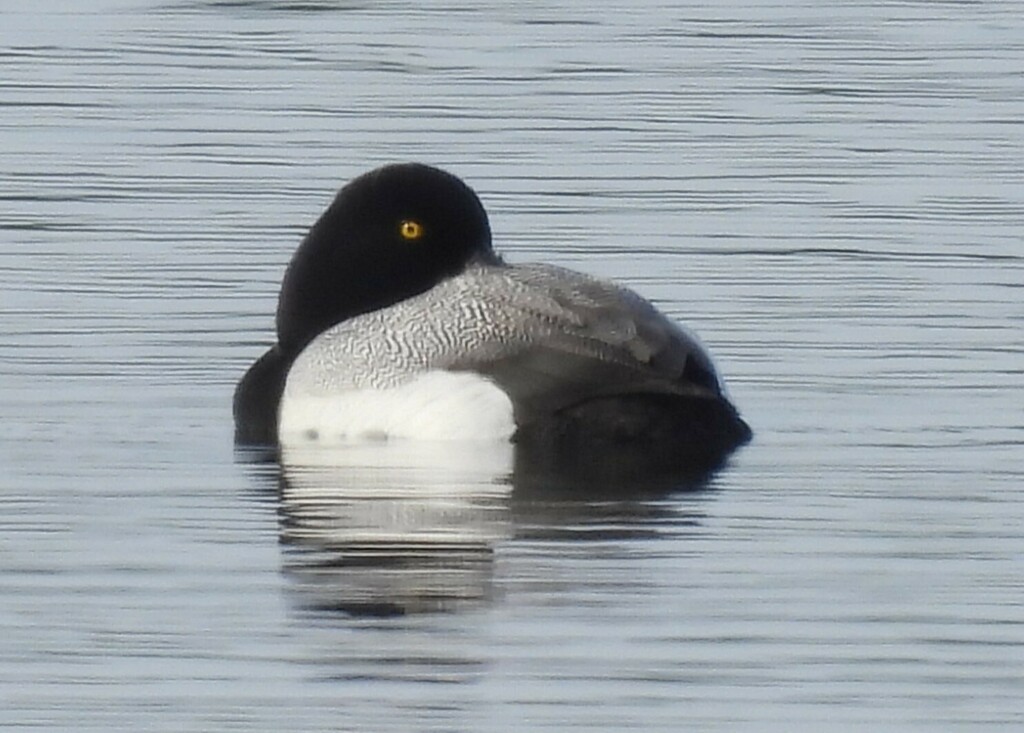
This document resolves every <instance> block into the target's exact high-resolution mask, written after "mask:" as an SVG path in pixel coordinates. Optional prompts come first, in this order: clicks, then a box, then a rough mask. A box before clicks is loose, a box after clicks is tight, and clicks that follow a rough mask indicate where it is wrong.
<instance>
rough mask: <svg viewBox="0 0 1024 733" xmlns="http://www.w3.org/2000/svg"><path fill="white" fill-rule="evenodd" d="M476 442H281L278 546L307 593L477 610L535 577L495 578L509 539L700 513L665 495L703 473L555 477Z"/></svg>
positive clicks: (329, 600)
mask: <svg viewBox="0 0 1024 733" xmlns="http://www.w3.org/2000/svg"><path fill="white" fill-rule="evenodd" d="M476 447H477V449H476V450H472V451H467V450H464V449H463V448H464V446H463V445H462V444H459V443H454V442H448V443H445V442H434V443H432V442H427V441H419V442H417V441H387V442H383V441H381V442H354V443H347V444H343V445H335V446H324V445H313V446H298V447H293V446H285V447H283V448H282V449H281V451H280V454H279V460H280V468H281V472H280V475H279V482H278V488H279V492H280V493H279V496H280V511H279V514H280V533H281V544H282V547H283V548H284V570H285V573H286V575H287V576H288V578H289V579H290V581H291V582H290V584H289V585H290V587H291V590H292V595H293V597H294V598H295V600H296V602H297V603H298V605H299V606H300V607H301V608H303V609H306V610H310V611H314V612H318V613H319V612H325V611H326V612H342V613H346V614H350V615H356V616H393V615H408V614H415V613H423V612H431V611H458V610H462V609H466V608H474V607H478V606H479V605H480V604H481V603H487V602H488V601H490V600H491V598H492V597H494V596H495V595H502V594H503V591H502V589H503V588H505V587H506V585H507V582H512V583H513V585H516V584H518V583H519V582H521V581H533V580H538V579H535V578H524V577H519V576H518V574H517V572H518V571H516V570H515V569H511V570H510V569H509V566H508V565H507V564H505V563H501V565H503V566H504V567H505V572H504V573H503V575H504V576H505V577H504V578H503V580H499V581H498V582H497V583H496V582H495V558H496V556H497V555H498V554H499V553H501V552H502V551H503V548H504V547H505V542H506V540H510V539H512V538H529V539H534V540H536V539H542V540H544V541H545V542H547V541H554V542H558V543H563V542H571V543H576V542H581V541H582V542H587V541H608V540H616V541H617V540H635V539H640V538H643V539H656V538H658V537H660V536H662V535H665V534H667V535H669V536H673V535H674V534H675V533H678V531H679V529H680V527H686V526H689V525H691V524H693V523H694V522H696V521H699V517H697V516H695V515H693V514H692V508H691V509H690V510H685V509H681V506H685V505H687V504H689V505H690V506H691V507H692V504H693V501H694V498H693V495H691V498H690V499H688V500H686V501H683V502H679V501H672V502H664V501H660V500H659V497H660V495H661V494H663V493H664V492H665V491H668V490H670V489H680V488H690V489H695V488H699V485H698V484H695V483H685V482H684V483H682V484H679V483H676V484H670V483H669V482H667V481H665V480H664V479H663V477H661V476H658V477H655V478H654V479H652V480H647V479H642V478H639V477H634V479H633V481H632V482H623V481H619V482H617V483H615V482H612V481H611V480H609V481H606V482H598V481H596V480H595V479H594V478H589V479H588V478H586V476H585V474H580V473H579V472H576V471H573V472H572V473H571V475H565V476H559V475H557V474H553V473H551V472H549V470H548V467H547V466H546V465H534V464H531V463H530V458H529V456H526V455H523V456H522V457H520V456H521V451H518V450H517V449H515V448H514V446H512V445H510V444H508V443H499V442H491V443H482V444H478V445H477V446H476ZM514 451H515V452H516V455H515V456H514V455H513V452H514ZM274 458H275V456H274V455H273V453H272V452H269V451H263V450H252V449H248V448H243V449H240V451H239V459H240V460H242V461H245V462H253V463H267V462H273V460H274ZM259 473H262V474H263V475H264V476H267V474H266V473H264V472H259ZM698 501H699V499H698ZM568 549H569V548H568V547H564V548H563V549H561V550H554V552H556V553H559V554H561V553H562V552H564V551H566V550H568ZM509 573H511V574H512V576H511V577H509V575H508V574H509Z"/></svg>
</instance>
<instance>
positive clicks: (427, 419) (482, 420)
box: [278, 371, 515, 445]
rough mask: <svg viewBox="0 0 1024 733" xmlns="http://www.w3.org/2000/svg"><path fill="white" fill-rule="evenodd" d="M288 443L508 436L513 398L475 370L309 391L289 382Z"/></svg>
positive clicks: (284, 429) (284, 427)
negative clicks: (336, 390) (392, 383)
mask: <svg viewBox="0 0 1024 733" xmlns="http://www.w3.org/2000/svg"><path fill="white" fill-rule="evenodd" d="M279 418H280V420H279V426H278V437H279V439H280V441H281V443H282V444H283V445H304V444H305V445H308V444H310V443H321V444H333V443H339V442H349V441H364V440H385V439H388V438H406V439H413V440H490V441H494V440H508V439H509V438H510V437H511V436H512V433H513V431H514V430H515V422H514V420H513V417H512V401H511V400H510V399H509V397H508V395H507V394H505V393H504V392H503V391H502V390H501V389H500V388H499V387H498V386H497V385H496V384H494V383H493V382H491V381H490V380H488V379H485V378H484V377H481V376H480V375H478V374H473V373H470V372H448V371H430V372H424V373H422V374H420V375H418V376H416V377H413V378H412V379H410V380H409V381H408V382H405V383H403V384H401V385H399V386H396V387H390V388H387V389H360V390H350V391H344V392H340V393H338V394H327V395H325V394H307V393H303V391H302V390H301V389H297V388H294V387H293V385H291V384H289V385H288V387H287V388H286V389H285V393H284V396H283V397H282V399H281V412H280V416H279Z"/></svg>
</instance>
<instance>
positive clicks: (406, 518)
mask: <svg viewBox="0 0 1024 733" xmlns="http://www.w3.org/2000/svg"><path fill="white" fill-rule="evenodd" d="M1020 11H1021V6H1020V4H1019V3H1015V2H1004V3H999V2H992V3H984V4H969V3H931V2H929V3H917V2H894V3H861V2H842V3H838V4H835V3H832V4H827V5H826V4H818V3H803V4H800V3H798V4H789V5H779V4H775V3H741V2H734V3H717V4H712V5H710V6H705V5H702V4H694V5H686V4H669V3H661V4H659V3H657V2H653V1H652V2H641V3H636V4H634V5H632V6H630V9H629V11H628V12H626V11H623V10H620V9H619V8H618V6H614V5H612V4H607V3H597V4H594V3H587V4H569V5H564V4H562V5H556V4H545V3H528V4H516V5H515V6H514V7H510V6H508V4H505V3H494V4H480V5H478V6H475V7H465V6H462V5H454V6H451V7H447V6H444V5H441V4H434V3H423V4H412V3H408V4H407V3H404V2H382V3H355V2H352V3H349V2H340V1H338V2H334V1H331V0H306V1H304V2H292V1H291V0H266V1H262V2H261V1H257V0H250V1H248V2H246V1H245V0H238V1H237V2H234V1H226V0H225V1H223V2H201V1H195V2H188V1H183V2H170V3H160V2H156V1H152V2H148V1H147V2H144V1H143V0H123V1H116V0H97V2H92V3H88V4H86V3H79V2H72V1H71V0H66V1H63V2H61V1H58V0H39V1H38V2H34V3H31V4H18V5H16V6H15V4H13V3H8V4H6V5H5V6H4V8H3V9H2V10H0V28H2V30H0V63H2V68H3V74H2V79H0V100H2V105H3V114H2V116H0V140H2V143H3V149H4V156H3V162H2V163H0V292H2V296H0V298H2V299H0V303H2V310H0V334H2V338H0V410H2V415H3V420H2V421H0V441H2V442H0V445H2V449H0V450H2V454H0V455H2V460H3V471H2V473H0V501H2V513H0V568H2V571H3V572H2V576H0V583H2V587H0V619H2V620H3V627H4V631H5V633H4V634H3V639H2V640H0V661H2V664H0V700H2V705H0V724H2V725H3V727H4V728H5V729H6V730H21V729H43V730H59V729H74V730H104V731H106V730H140V729H147V730H167V731H172V730H173V731H188V730H196V731H198V730H243V729H244V730H247V731H249V730H307V731H314V730H324V731H326V730H332V731H335V730H352V731H378V730H379V731H404V730H432V731H455V730H476V731H506V730H569V729H577V730H608V731H611V730H621V729H623V728H626V727H628V728H630V729H635V730H644V731H675V730H680V729H686V728H692V729H695V730H758V731H765V730H793V729H794V728H804V727H815V728H818V729H830V730H878V729H883V730H964V731H967V730H970V731H976V730H998V729H1007V730H1011V729H1012V730H1015V729H1017V728H1018V727H1020V725H1021V724H1022V723H1024V704H1022V703H1021V702H1020V700H1021V697H1022V695H1021V691H1022V690H1024V684H1022V683H1024V653H1022V651H1024V649H1022V648H1024V602H1022V600H1021V598H1022V591H1024V570H1022V568H1024V565H1022V559H1024V558H1022V548H1024V529H1022V528H1024V500H1022V499H1021V494H1020V488H1021V485H1022V476H1024V471H1022V465H1021V455H1022V450H1021V444H1022V438H1024V433H1022V421H1021V416H1022V414H1024V410H1022V408H1024V396H1022V395H1024V389H1022V388H1024V376H1022V374H1024V358H1022V351H1024V340H1022V337H1021V329H1020V326H1021V319H1022V315H1024V309H1022V306H1021V292H1022V291H1021V283H1022V282H1024V266H1022V265H1024V244H1022V237H1021V232H1022V231H1024V173H1022V171H1024V132H1022V130H1024V128H1022V126H1021V122H1020V121H1021V119H1024V77H1022V76H1021V73H1020V70H1021V68H1022V67H1024V42H1022V41H1021V39H1022V38H1024V14H1022V13H1021V12H1020ZM406 159H415V160H421V161H423V162H429V163H434V164H438V165H441V166H443V167H446V168H448V169H450V170H452V171H453V172H456V173H458V174H459V175H461V176H463V177H464V178H465V179H466V180H467V181H468V182H469V183H470V184H471V185H473V186H474V187H475V188H476V190H477V191H478V192H479V193H480V195H481V197H482V198H483V200H484V203H485V204H486V206H487V207H488V210H489V211H490V214H491V218H492V227H493V229H494V231H495V239H496V243H497V246H498V247H499V248H500V249H501V251H503V252H504V253H505V254H506V255H507V256H508V257H509V259H511V260H514V261H528V260H537V259H541V260H545V261H549V262H554V263H557V264H562V265H568V266H571V267H575V268H578V269H583V270H586V271H588V272H591V273H594V274H597V275H601V276H609V277H615V278H617V279H619V280H621V281H623V282H626V283H628V284H630V285H632V286H633V287H635V288H637V289H639V290H640V291H641V292H643V293H644V294H645V295H647V296H648V297H650V298H652V299H653V300H654V301H655V302H656V303H657V304H658V305H659V307H661V308H662V309H664V310H665V311H666V312H668V313H670V314H671V315H673V316H675V317H677V318H679V319H680V320H681V321H683V322H685V323H687V324H688V325H689V326H691V327H692V328H694V329H695V330H697V331H698V332H699V333H700V334H701V335H702V337H703V339H704V341H705V342H706V343H707V344H708V346H709V347H710V348H711V350H712V352H713V353H714V354H715V355H716V357H717V359H718V362H719V366H720V367H721V368H722V370H723V372H724V373H725V375H726V378H727V380H728V382H729V386H730V390H731V394H732V396H733V398H734V399H735V401H736V402H737V404H738V405H739V406H740V407H741V409H742V410H743V412H744V415H745V417H746V418H747V419H748V420H749V421H750V423H751V424H752V425H753V426H754V428H755V430H756V431H757V436H756V439H755V442H754V443H752V444H751V445H750V446H748V447H746V448H745V449H743V450H742V451H740V452H739V453H738V454H736V456H735V457H734V459H733V461H732V462H731V464H730V465H729V466H728V467H727V468H726V469H725V470H724V471H722V472H720V473H719V474H717V475H716V476H715V477H714V478H713V479H712V480H711V481H710V482H709V484H708V485H707V486H706V487H705V488H704V489H703V490H701V491H697V492H680V493H676V494H672V495H669V496H661V497H653V498H652V497H648V498H642V497H641V498H637V499H635V500H631V501H630V500H613V499H608V498H605V499H602V500H599V501H589V502H588V501H585V500H582V499H580V498H579V497H578V496H577V497H573V496H565V495H555V496H552V495H551V494H547V495H546V494H545V492H544V491H543V489H544V488H545V487H544V485H543V482H541V485H540V486H538V485H537V484H536V482H532V481H530V480H529V477H524V476H521V475H513V476H511V478H510V470H511V469H510V464H509V459H508V456H507V455H504V454H502V453H501V451H498V452H497V453H496V454H481V455H473V456H467V455H465V454H463V455H457V456H455V457H448V458H445V459H444V460H438V457H437V456H431V455H425V456H424V455H420V454H418V453H417V452H415V451H410V452H409V453H406V454H402V455H400V456H396V455H394V453H390V454H388V455H383V456H382V455H356V456H350V458H351V459H352V460H349V461H347V462H343V463H342V464H341V465H333V466H332V465H326V466H319V467H317V466H310V465H309V463H310V461H308V460H305V461H303V460H298V461H297V464H298V465H297V466H291V467H289V466H287V465H286V466H285V467H284V469H283V472H284V473H285V476H284V478H282V477H281V473H282V469H279V468H278V466H277V465H276V464H273V463H269V464H268V463H261V462H259V460H258V458H259V457H258V456H252V455H248V454H244V453H242V454H236V452H235V450H234V448H233V446H232V441H231V433H232V425H231V419H230V409H229V401H230V393H231V390H232V388H233V385H234V382H235V381H236V379H237V378H238V376H239V375H240V374H241V372H242V371H243V370H244V369H245V367H246V366H247V365H248V363H250V362H251V360H252V359H254V358H255V357H256V356H257V355H258V354H259V353H261V351H262V349H263V348H264V346H265V345H266V344H267V343H268V341H269V340H270V338H271V325H272V321H271V314H272V312H273V308H274V303H275V296H276V288H277V285H278V283H279V279H280V275H281V271H282V268H283V266H284V264H285V263H286V262H287V260H288V257H289V256H290V253H291V251H292V249H293V247H294V245H295V244H296V242H297V241H298V239H299V237H300V236H301V234H302V232H303V231H304V229H305V228H306V227H308V226H309V224H310V223H311V222H312V221H313V220H314V219H315V217H316V216H317V215H318V214H319V212H320V211H321V209H322V208H323V207H324V206H325V205H326V203H327V202H328V201H329V200H330V198H331V196H332V195H333V192H334V190H335V189H336V188H337V187H338V186H339V185H341V183H343V182H344V181H345V180H347V179H349V178H351V177H353V176H355V175H357V174H358V173H360V172H362V171H363V170H365V169H367V168H370V167H373V166H375V165H377V164H380V163H383V162H388V161H393V160H406ZM371 452H372V451H371ZM352 487H369V488H370V489H371V490H372V491H371V498H370V500H368V501H361V500H359V499H358V497H354V496H353V495H352V492H351V491H350V489H351V488H352ZM346 492H347V493H346ZM410 537H414V538H415V539H410ZM341 553H350V556H351V557H354V558H357V559H362V560H364V561H365V562H363V563H362V565H360V563H359V562H353V563H349V564H347V565H346V564H345V563H339V562H338V561H337V560H338V557H339V554H341ZM389 603H390V604H391V606H389V605H388V604H389ZM396 603H398V604H399V605H402V604H404V607H406V609H407V610H408V611H409V612H408V613H407V614H406V615H404V616H397V617H395V616H391V615H388V611H389V609H390V610H394V609H393V607H392V606H393V605H394V604H396ZM354 609H355V610H360V609H361V610H362V611H364V612H365V611H376V612H377V613H376V614H374V613H369V614H367V613H363V614H359V615H352V613H351V611H353V610H354ZM419 611H422V612H419Z"/></svg>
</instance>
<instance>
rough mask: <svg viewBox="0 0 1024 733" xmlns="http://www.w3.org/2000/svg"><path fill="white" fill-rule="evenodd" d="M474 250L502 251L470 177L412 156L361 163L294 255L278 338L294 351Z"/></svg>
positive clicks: (426, 281) (414, 289)
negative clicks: (372, 165) (494, 246)
mask: <svg viewBox="0 0 1024 733" xmlns="http://www.w3.org/2000/svg"><path fill="white" fill-rule="evenodd" d="M474 260H479V261H489V262H497V261H499V260H498V258H497V256H496V255H495V254H494V253H493V251H492V250H491V230H490V225H489V224H488V222H487V213H486V212H485V211H484V208H483V205H482V204H481V203H480V200H479V199H478V198H477V196H476V194H475V193H473V191H472V189H470V188H469V186H467V185H466V184H464V183H463V182H462V181H461V180H459V179H458V178H456V177H455V176H453V175H451V174H449V173H445V172H444V171H441V170H438V169H437V168H431V167H429V166H425V165H419V164H416V163H409V164H403V165H389V166H385V167H383V168H378V169H376V170H374V171H370V172H369V173H365V174H363V175H361V176H359V177H358V178H356V179H355V180H353V181H352V182H351V183H349V184H348V185H347V186H345V187H344V188H343V189H341V191H339V192H338V195H337V196H336V197H335V199H334V202H333V203H332V204H331V205H330V206H329V207H328V208H327V211H325V212H324V213H323V215H322V216H321V217H320V219H319V220H318V221H317V222H316V224H314V225H313V228H312V229H310V231H309V234H307V235H306V238H305V239H304V240H303V241H302V244H300V245H299V248H298V250H297V251H296V252H295V255H294V256H293V257H292V261H291V263H290V264H289V265H288V270H287V271H286V272H285V276H284V281H283V283H282V284H281V295H280V299H279V301H278V306H277V338H278V343H279V344H280V347H281V349H282V350H283V351H284V352H285V353H297V352H298V351H299V350H300V349H302V348H303V347H304V346H305V345H306V344H307V343H309V341H310V340H312V339H313V338H314V337H315V336H317V335H318V334H319V333H321V332H322V331H324V330H325V329H327V328H329V327H330V326H333V325H334V324H336V323H340V322H341V321H344V320H346V319H348V318H351V317H353V316H356V315H359V314H361V313H367V312H369V311H373V310H377V309H379V308H384V307H387V306H389V305H393V304H395V303H397V302H399V301H401V300H404V299H406V298H409V297H412V296H414V295H417V294H419V293H422V292H424V291H426V290H429V289H430V288H431V287H433V286H434V285H435V284H437V283H438V282H440V281H441V280H443V279H445V278H447V277H451V276H452V275H456V274H458V273H459V272H461V271H462V270H463V269H464V268H465V267H466V265H467V264H468V263H469V262H471V261H474Z"/></svg>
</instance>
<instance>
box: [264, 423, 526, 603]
mask: <svg viewBox="0 0 1024 733" xmlns="http://www.w3.org/2000/svg"><path fill="white" fill-rule="evenodd" d="M511 452H512V446H510V445H508V444H501V443H493V444H487V447H486V449H484V450H478V451H454V450H453V451H450V452H449V451H446V450H445V445H444V444H443V443H442V444H439V445H436V444H428V443H420V444H417V443H413V444H409V445H401V446H397V445H395V444H394V443H384V442H362V443H351V444H346V445H340V446H333V447H325V446H322V445H317V446H299V447H291V448H285V449H284V450H283V451H282V455H281V466H282V480H281V541H282V544H283V545H284V546H285V547H286V548H287V550H286V554H285V570H286V572H287V573H288V575H289V576H290V577H291V578H292V580H293V582H294V588H295V590H296V591H297V593H298V596H299V598H300V602H301V604H302V605H303V606H305V607H307V608H313V609H317V610H337V611H343V612H346V613H351V614H355V615H395V614H409V613H418V612H424V611H438V610H454V609H457V608H461V607H464V606H466V605H474V604H476V603H479V602H481V601H484V600H486V599H488V598H489V597H490V595H491V585H492V576H493V560H494V547H495V545H496V544H497V543H498V542H499V541H501V540H502V539H504V538H506V537H507V536H509V535H510V534H511V524H510V520H509V505H508V494H509V492H510V486H509V481H508V476H509V471H510V464H511Z"/></svg>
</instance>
